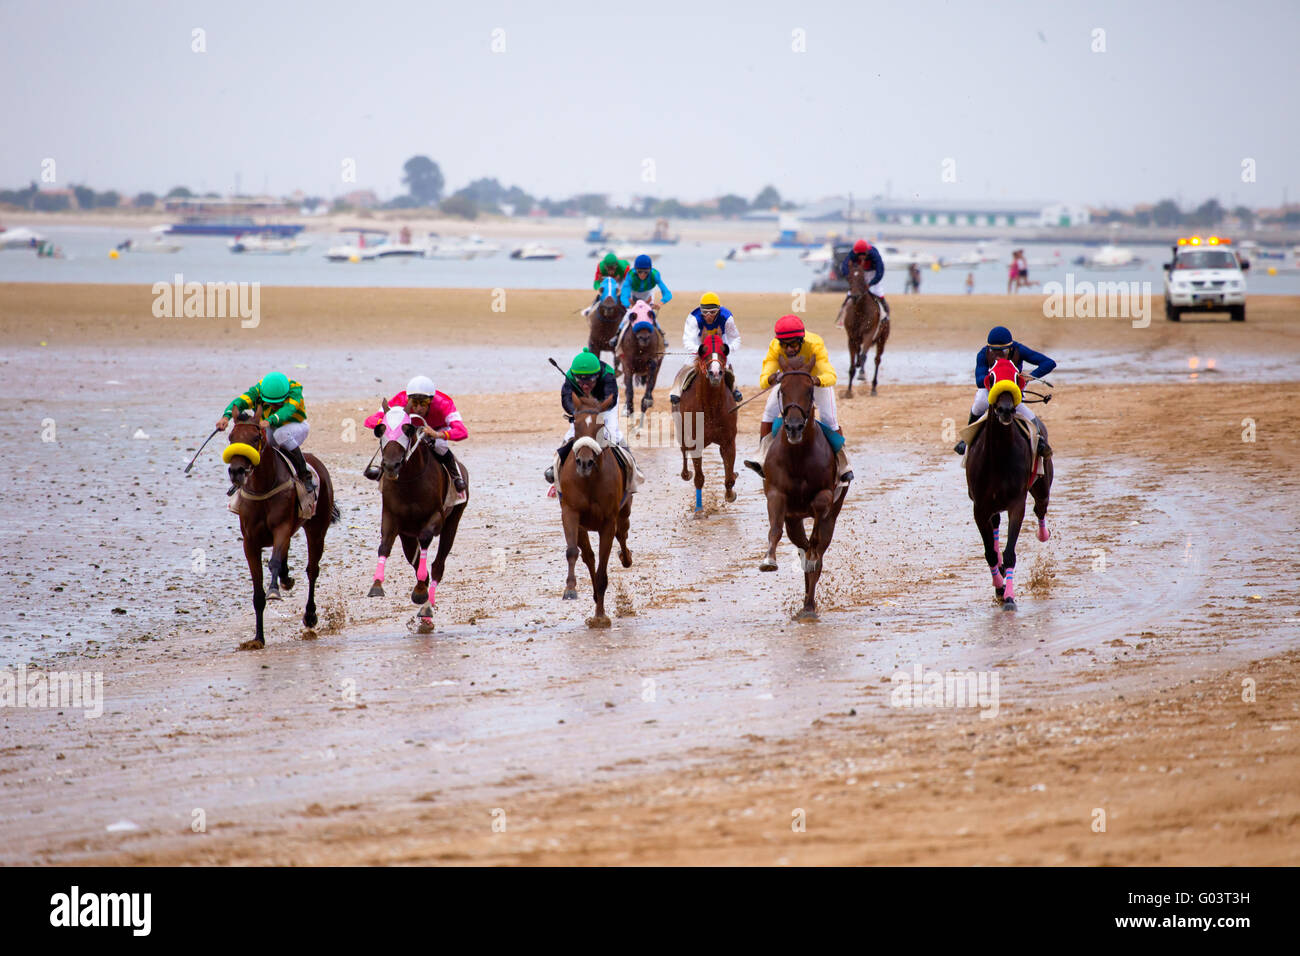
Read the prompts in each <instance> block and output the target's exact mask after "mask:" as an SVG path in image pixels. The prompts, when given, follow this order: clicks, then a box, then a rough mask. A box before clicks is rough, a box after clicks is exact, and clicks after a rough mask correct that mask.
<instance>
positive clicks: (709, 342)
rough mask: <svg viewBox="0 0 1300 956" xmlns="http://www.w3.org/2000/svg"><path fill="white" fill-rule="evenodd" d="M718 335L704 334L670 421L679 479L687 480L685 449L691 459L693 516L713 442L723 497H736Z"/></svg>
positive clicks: (700, 509) (728, 397) (731, 403)
mask: <svg viewBox="0 0 1300 956" xmlns="http://www.w3.org/2000/svg"><path fill="white" fill-rule="evenodd" d="M730 351H731V350H730V348H729V347H728V346H727V344H726V343H725V342H723V341H722V336H721V335H717V334H716V333H715V334H712V335H706V336H704V339H703V341H702V342H701V343H700V347H699V350H698V352H697V354H696V357H695V377H694V378H693V379H691V380H690V382H689V384H688V385H687V386H686V387H685V388H684V389H683V391H682V397H681V400H680V401H679V402H678V403H677V414H676V415H674V416H673V423H674V424H675V425H676V426H677V441H678V443H679V444H680V445H681V447H682V481H690V479H691V473H690V470H689V469H688V468H687V465H686V455H687V452H689V453H690V456H691V458H692V460H693V461H694V462H695V517H697V518H701V517H703V516H704V468H703V462H702V458H703V455H704V449H705V448H707V447H708V446H709V445H717V446H718V451H719V452H720V453H721V454H722V467H723V471H724V472H725V474H726V478H725V481H726V486H727V492H726V497H727V500H728V501H735V500H736V492H735V490H734V488H733V486H734V485H735V484H736V399H735V398H734V397H733V396H732V394H731V389H729V388H728V387H727V381H726V375H725V374H724V373H725V372H726V370H727V353H728V352H730Z"/></svg>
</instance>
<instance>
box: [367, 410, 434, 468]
mask: <svg viewBox="0 0 1300 956" xmlns="http://www.w3.org/2000/svg"><path fill="white" fill-rule="evenodd" d="M406 417H407V418H409V419H410V424H411V425H412V426H414V427H415V428H416V432H415V434H413V435H407V434H406V432H404V431H402V430H401V429H400V428H399V429H388V428H387V427H386V428H385V434H387V433H388V432H389V431H396V434H398V435H400V436H401V438H400V439H397V438H390V439H388V440H387V441H385V440H383V439H381V440H380V445H379V451H380V455H381V456H382V454H383V450H384V446H385V445H387V444H388V442H389V441H395V442H397V443H398V444H400V445H402V446H403V447H404V448H405V449H406V451H405V453H404V454H403V455H402V463H401V464H400V465H398V466H397V469H396V471H394V473H393V480H394V481H402V480H404V479H403V477H402V470H403V469H404V468H405V467H406V463H407V462H408V461H410V460H411V459H412V458H414V457H415V453H416V452H417V451H419V450H420V445H421V443H422V442H423V441H424V439H423V438H421V437H420V433H419V428H421V427H423V426H425V425H427V424H428V421H427V420H426V419H425V417H424V416H423V415H407V416H406ZM416 422H419V425H416ZM403 424H406V423H405V422H404V423H403ZM432 458H433V456H432V455H430V456H428V459H426V460H425V462H424V467H423V468H422V469H420V473H419V474H418V475H412V476H411V479H415V478H421V477H423V475H424V473H425V472H426V471H428V470H429V463H430V460H431V459H432ZM408 480H409V479H408Z"/></svg>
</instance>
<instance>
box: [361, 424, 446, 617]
mask: <svg viewBox="0 0 1300 956" xmlns="http://www.w3.org/2000/svg"><path fill="white" fill-rule="evenodd" d="M424 424H425V422H424V419H423V418H421V417H420V416H419V415H407V414H406V411H405V409H402V408H391V409H389V410H388V412H386V413H385V415H384V420H383V421H382V422H380V423H379V424H378V425H376V426H375V436H376V437H377V438H379V439H380V440H381V441H382V442H383V448H382V456H383V457H382V459H381V467H382V469H383V474H382V475H381V476H380V479H379V490H380V493H381V495H382V496H383V512H382V517H381V519H380V531H379V559H378V561H377V562H376V564H375V581H374V584H372V585H371V586H370V592H369V594H368V595H367V596H368V597H383V596H384V564H385V563H386V562H387V561H388V555H389V554H390V553H391V552H392V550H393V539H394V538H398V537H400V538H401V539H402V550H403V551H404V552H405V553H406V560H407V561H408V562H410V564H411V567H413V568H414V569H415V588H414V590H412V591H411V603H413V604H418V605H420V609H419V611H418V612H417V617H418V618H420V621H421V624H422V625H426V626H427V625H429V624H431V623H432V620H433V608H434V605H435V604H436V603H437V591H438V584H439V582H440V581H442V575H443V571H444V570H445V568H446V564H447V554H448V553H449V552H450V551H451V546H452V544H453V543H454V542H455V540H456V529H457V528H458V527H459V526H460V519H461V516H462V515H463V514H464V513H465V506H466V505H467V504H468V503H469V502H468V501H462V502H461V503H460V504H457V505H454V506H453V507H452V508H450V509H449V510H444V506H445V504H446V501H447V497H448V493H449V492H450V491H451V487H450V486H451V478H450V476H448V474H447V469H445V468H443V467H442V465H440V464H439V463H438V460H437V459H436V458H435V457H434V455H433V450H432V449H431V448H429V446H428V443H427V442H425V441H424V440H423V439H421V438H420V435H419V429H420V428H421V427H422V426H423V425H424ZM456 464H457V466H458V467H459V468H460V473H461V476H462V477H464V479H465V482H466V487H467V488H468V484H469V471H468V470H467V469H466V468H465V466H464V464H462V463H461V462H459V461H457V462H456ZM435 537H437V539H438V553H437V554H436V555H435V557H434V559H433V567H432V568H430V567H429V566H428V560H429V545H430V544H431V543H432V542H433V539H434V538H435Z"/></svg>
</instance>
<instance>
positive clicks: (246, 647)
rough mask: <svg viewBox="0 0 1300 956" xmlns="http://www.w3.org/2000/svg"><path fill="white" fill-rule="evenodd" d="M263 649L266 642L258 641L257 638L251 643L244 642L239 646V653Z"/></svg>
mask: <svg viewBox="0 0 1300 956" xmlns="http://www.w3.org/2000/svg"><path fill="white" fill-rule="evenodd" d="M264 647H266V641H259V640H258V639H257V638H253V639H252V640H251V641H244V643H242V644H240V645H239V649H240V650H241V651H260V650H261V649H262V648H264Z"/></svg>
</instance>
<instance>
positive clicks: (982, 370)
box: [953, 325, 1056, 458]
mask: <svg viewBox="0 0 1300 956" xmlns="http://www.w3.org/2000/svg"><path fill="white" fill-rule="evenodd" d="M998 359H1008V360H1010V361H1011V363H1012V364H1014V365H1015V367H1016V371H1017V372H1020V373H1021V374H1020V376H1019V377H1020V378H1021V379H1023V380H1024V381H1032V380H1033V379H1036V378H1042V377H1043V376H1045V375H1047V374H1048V373H1049V372H1051V371H1052V369H1054V368H1056V362H1054V361H1053V360H1052V359H1050V358H1048V357H1047V356H1046V355H1043V354H1042V353H1041V352H1035V351H1034V350H1033V349H1031V348H1029V347H1028V346H1026V345H1021V344H1020V343H1019V342H1017V341H1016V340H1015V339H1014V338H1012V336H1011V332H1010V330H1009V329H1007V328H1006V327H1005V326H1001V325H997V326H994V327H993V328H992V329H990V330H989V337H988V344H987V345H985V346H984V348H982V349H980V351H979V355H977V356H976V357H975V386H976V387H977V388H978V389H979V391H977V392H976V393H975V402H974V404H972V405H971V407H970V421H968V422H967V423H966V424H968V425H970V424H973V423H974V422H976V421H978V420H979V417H980V416H981V415H983V414H984V413H985V412H987V411H988V410H989V386H990V385H992V384H993V381H992V376H993V373H992V371H990V370H991V369H992V367H993V365H994V363H996V362H997V360H998ZM1026 361H1029V362H1033V363H1035V365H1036V367H1035V369H1034V370H1033V372H1031V373H1029V374H1028V375H1025V374H1024V373H1023V371H1022V367H1023V365H1024V363H1025V362H1026ZM1017 384H1021V383H1020V382H1017ZM1016 415H1017V416H1019V417H1020V418H1023V419H1025V420H1026V421H1031V422H1037V423H1038V424H1039V425H1040V427H1039V429H1038V454H1039V456H1040V457H1043V458H1050V457H1051V456H1052V449H1051V446H1049V445H1048V444H1047V436H1046V435H1044V434H1043V429H1042V427H1041V425H1042V423H1041V422H1039V421H1038V416H1036V415H1035V414H1034V412H1033V409H1031V408H1030V407H1029V406H1028V405H1026V404H1025V403H1024V402H1021V403H1020V404H1018V405H1017V406H1016ZM953 451H955V452H956V453H957V454H959V455H964V454H965V453H966V442H964V441H959V442H957V444H956V446H955V447H954V448H953Z"/></svg>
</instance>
